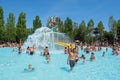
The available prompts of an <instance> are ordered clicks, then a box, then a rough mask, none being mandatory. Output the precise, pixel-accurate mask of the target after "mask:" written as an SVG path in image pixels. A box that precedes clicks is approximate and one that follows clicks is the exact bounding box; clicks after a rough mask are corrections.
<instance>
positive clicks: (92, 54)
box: [90, 52, 96, 61]
mask: <svg viewBox="0 0 120 80" xmlns="http://www.w3.org/2000/svg"><path fill="white" fill-rule="evenodd" d="M95 59H96V58H95V55H94V53H93V52H92V53H91V57H90V60H91V61H93V60H95Z"/></svg>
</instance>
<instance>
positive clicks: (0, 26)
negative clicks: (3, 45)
mask: <svg viewBox="0 0 120 80" xmlns="http://www.w3.org/2000/svg"><path fill="white" fill-rule="evenodd" d="M3 38H4V11H3V8H2V7H1V6H0V40H3Z"/></svg>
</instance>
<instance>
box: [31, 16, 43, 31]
mask: <svg viewBox="0 0 120 80" xmlns="http://www.w3.org/2000/svg"><path fill="white" fill-rule="evenodd" d="M40 27H42V23H41V20H40V18H39V16H36V17H35V20H33V32H34V31H35V30H36V29H37V28H40Z"/></svg>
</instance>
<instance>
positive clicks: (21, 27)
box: [16, 12, 27, 42]
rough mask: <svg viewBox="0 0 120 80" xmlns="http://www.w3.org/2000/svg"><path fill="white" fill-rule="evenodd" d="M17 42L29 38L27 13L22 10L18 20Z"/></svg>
mask: <svg viewBox="0 0 120 80" xmlns="http://www.w3.org/2000/svg"><path fill="white" fill-rule="evenodd" d="M16 28H17V31H16V33H17V36H16V39H17V42H20V41H24V40H25V39H26V38H27V29H26V14H25V13H24V12H21V13H20V15H19V18H18V22H17V26H16Z"/></svg>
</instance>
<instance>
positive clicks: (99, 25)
mask: <svg viewBox="0 0 120 80" xmlns="http://www.w3.org/2000/svg"><path fill="white" fill-rule="evenodd" d="M97 27H98V31H99V34H100V41H101V42H102V37H103V34H104V25H103V23H102V21H100V22H99V23H98V26H97Z"/></svg>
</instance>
